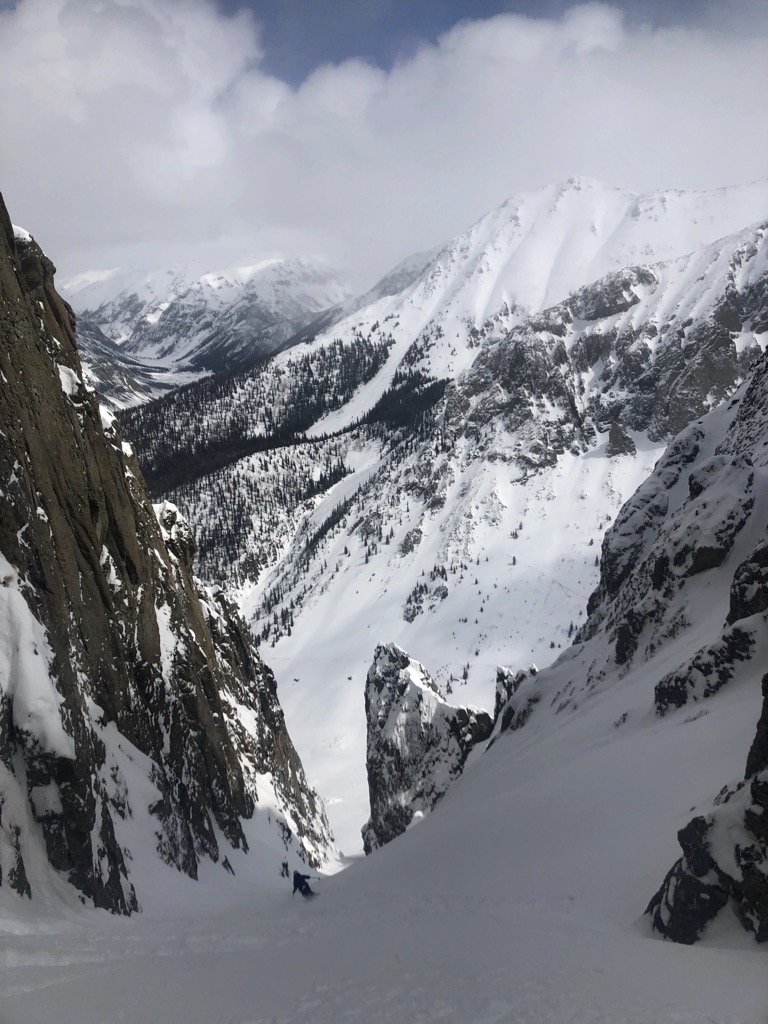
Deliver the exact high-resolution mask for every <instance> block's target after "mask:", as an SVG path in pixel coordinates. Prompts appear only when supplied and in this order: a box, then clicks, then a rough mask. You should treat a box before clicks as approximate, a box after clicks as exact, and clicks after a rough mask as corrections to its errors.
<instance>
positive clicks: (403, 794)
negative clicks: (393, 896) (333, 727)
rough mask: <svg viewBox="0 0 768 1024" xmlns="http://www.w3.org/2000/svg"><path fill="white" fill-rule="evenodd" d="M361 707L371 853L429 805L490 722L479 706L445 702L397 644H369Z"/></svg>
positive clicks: (366, 828) (366, 829)
mask: <svg viewBox="0 0 768 1024" xmlns="http://www.w3.org/2000/svg"><path fill="white" fill-rule="evenodd" d="M365 713H366V721H367V723H368V747H367V756H366V767H367V770H368V791H369V794H370V800H371V817H370V819H369V820H368V821H367V822H366V824H365V826H364V827H363V846H364V848H365V852H366V853H370V852H371V851H372V850H374V849H376V848H377V847H379V846H383V845H384V844H385V843H388V842H390V840H392V839H394V838H395V837H396V836H399V835H400V834H401V833H402V832H404V831H405V830H406V829H407V828H408V826H409V825H410V824H411V823H412V822H413V820H414V818H416V817H417V816H419V817H420V816H422V815H424V814H425V813H427V812H428V811H430V810H432V808H433V807H434V806H435V804H436V803H437V801H438V800H439V799H440V798H441V797H442V796H443V795H444V793H445V791H446V790H447V789H448V786H449V785H450V784H451V782H452V781H453V780H454V779H455V778H456V777H457V776H458V775H460V774H461V772H462V770H463V768H464V764H465V762H466V760H467V757H468V755H469V753H470V751H471V750H472V749H473V748H474V747H475V746H476V745H477V744H478V743H483V742H485V740H487V739H488V738H489V737H490V734H491V728H492V725H493V722H492V719H491V716H490V715H489V714H488V713H487V712H485V711H479V710H477V709H476V708H463V707H453V706H451V705H450V704H447V703H446V702H445V701H444V700H443V698H442V697H441V696H440V694H439V693H438V690H437V685H436V684H435V682H434V681H433V680H432V679H431V678H430V676H429V674H428V673H427V671H426V670H425V668H424V666H423V665H420V664H419V662H417V661H413V660H412V659H411V658H409V657H408V655H407V654H406V653H405V651H403V650H402V649H401V648H399V647H398V646H397V645H396V644H387V645H386V646H384V645H380V646H378V647H377V648H376V652H375V654H374V658H373V664H372V665H371V668H370V669H369V671H368V679H367V682H366V688H365Z"/></svg>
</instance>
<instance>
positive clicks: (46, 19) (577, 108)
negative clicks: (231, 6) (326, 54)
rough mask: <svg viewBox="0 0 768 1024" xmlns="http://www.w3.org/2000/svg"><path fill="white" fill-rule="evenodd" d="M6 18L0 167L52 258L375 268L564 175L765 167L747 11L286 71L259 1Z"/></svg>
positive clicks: (113, 7)
mask: <svg viewBox="0 0 768 1024" xmlns="http://www.w3.org/2000/svg"><path fill="white" fill-rule="evenodd" d="M756 28H757V23H756ZM763 29H764V23H763ZM0 38H2V40H3V60H2V63H0V94H2V95H3V97H4V103H3V105H2V108H0V137H2V139H3V145H2V150H1V152H2V155H1V156H0V184H1V185H2V188H3V190H4V192H5V196H6V200H7V202H8V204H9V207H10V212H11V214H12V216H13V218H14V220H16V221H17V222H20V223H22V224H24V225H25V226H26V227H27V228H29V229H30V230H31V231H33V233H35V235H36V236H37V237H38V238H39V240H40V241H41V242H42V243H43V244H44V245H45V247H46V249H47V250H48V251H49V253H50V254H51V255H52V257H53V259H54V260H55V261H56V262H57V263H58V264H59V266H60V268H61V270H62V271H65V272H66V273H73V272H76V271H79V270H83V269H85V268H86V267H97V266H103V265H111V264H114V263H115V262H116V261H120V260H126V259H134V260H136V259H145V260H150V261H152V262H154V261H156V260H157V261H161V260H165V259H169V258H174V257H176V258H178V256H179V255H183V254H185V253H187V254H188V253H189V252H202V251H206V250H210V252H211V260H212V261H219V260H221V259H230V258H239V257H241V256H245V255H246V254H248V253H251V252H257V251H258V252H264V251H265V250H281V251H285V252H289V251H306V252H315V253H317V252H325V253H327V255H328V256H329V257H330V258H332V259H334V260H337V261H344V262H346V263H347V264H348V265H350V266H351V267H353V268H355V269H356V270H357V271H358V272H359V276H360V278H361V280H360V283H361V284H366V283H370V279H371V277H372V276H375V274H376V273H378V272H383V271H384V270H386V269H388V267H389V265H391V264H392V263H393V262H395V261H396V260H397V259H399V258H400V257H401V256H403V255H406V254H407V253H408V252H410V251H413V250H418V249H423V248H427V247H429V246H432V245H434V244H435V243H437V242H439V241H442V240H444V239H446V238H448V237H450V236H451V235H452V234H454V233H456V232H457V231H460V230H462V229H464V228H465V227H467V226H468V225H469V224H470V223H471V222H472V221H473V220H474V219H476V218H477V217H478V216H480V215H481V214H482V213H483V212H485V210H487V209H489V208H490V207H492V206H494V205H496V204H497V203H499V202H501V201H503V200H504V199H505V198H506V197H507V196H508V195H510V194H512V193H513V192H515V191H518V190H520V189H524V188H533V187H536V186H538V185H541V184H546V183H549V182H552V181H556V180H559V179H562V178H566V177H568V176H570V175H572V174H586V175H591V176H593V177H596V178H600V179H602V180H604V181H607V182H609V183H612V184H617V185H622V186H626V187H629V188H634V189H637V190H646V189H651V188H657V187H678V188H685V187H690V188H710V187H716V186H719V185H724V184H731V183H736V182H741V181H748V180H752V179H755V178H757V177H762V176H764V175H765V174H766V171H767V170H768V133H766V132H765V130H764V128H765V123H764V114H765V107H764V104H765V96H766V95H768V71H767V70H766V62H765V60H764V56H765V45H766V38H765V35H764V34H763V35H761V34H760V32H759V31H755V33H754V34H753V35H752V36H750V35H748V34H745V33H744V32H742V33H741V35H740V36H739V37H736V36H725V35H723V34H721V33H719V32H718V31H717V30H716V29H714V28H709V29H706V28H698V29H694V28H691V29H682V28H677V29H656V30H651V29H649V28H642V27H633V28H628V27H627V25H626V24H625V23H624V21H623V19H622V16H621V14H620V13H619V12H618V11H616V10H615V9H612V8H610V7H607V6H603V5H600V4H587V5H583V6H580V7H575V8H573V9H572V10H570V11H569V12H568V13H567V14H566V15H565V16H564V17H562V18H561V19H558V20H546V19H530V18H524V17H520V16H513V15H500V16H497V17H495V18H492V19H488V20H485V21H474V22H471V21H470V22H466V23H462V24H460V25H458V26H456V27H455V28H454V29H452V30H451V31H450V32H448V33H447V34H446V35H444V36H443V37H442V38H441V39H439V40H438V41H437V43H435V44H433V45H425V46H424V47H422V48H421V49H420V50H418V51H417V52H416V53H415V54H414V55H413V56H411V57H410V58H409V59H408V60H406V61H404V62H401V63H399V64H398V65H396V66H395V67H394V68H393V69H392V70H391V71H389V72H383V71H381V70H379V69H376V68H373V67H370V66H369V65H366V64H365V63H363V62H360V61H349V62H346V63H344V64H342V65H339V66H328V67H323V68H320V69H318V70H317V71H316V72H315V73H314V74H313V75H311V76H310V77H309V78H308V79H307V81H305V82H304V83H303V84H302V85H301V86H300V87H299V88H297V89H294V88H291V87H289V86H287V85H286V84H284V83H282V82H280V81H278V80H276V79H275V78H272V77H269V76H268V75H266V74H265V73H264V72H263V71H262V70H261V69H260V67H259V60H260V56H261V52H260V45H261V44H260V39H259V32H258V26H257V24H256V23H255V22H254V21H253V20H252V19H251V18H249V17H248V16H247V15H244V14H241V15H239V16H237V17H235V18H226V17H224V16H223V15H221V14H220V13H218V12H217V11H216V9H215V8H214V7H213V5H212V4H211V3H207V2H204V0H21V2H20V3H19V5H18V6H17V8H16V9H15V10H13V11H9V12H5V13H2V14H0ZM757 215H758V214H756V216H757Z"/></svg>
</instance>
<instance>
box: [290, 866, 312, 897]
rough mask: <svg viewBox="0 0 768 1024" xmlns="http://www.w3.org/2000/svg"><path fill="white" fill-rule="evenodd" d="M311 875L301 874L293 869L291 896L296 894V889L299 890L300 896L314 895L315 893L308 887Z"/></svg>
mask: <svg viewBox="0 0 768 1024" xmlns="http://www.w3.org/2000/svg"><path fill="white" fill-rule="evenodd" d="M311 877H312V876H311V875H302V874H301V873H300V872H299V871H294V872H293V892H292V893H291V896H295V895H296V890H297V889H298V890H299V892H300V893H301V895H302V896H307V897H309V896H314V895H315V894H314V893H313V892H312V890H311V889H310V888H309V879H310V878H311Z"/></svg>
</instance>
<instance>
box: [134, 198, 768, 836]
mask: <svg viewBox="0 0 768 1024" xmlns="http://www.w3.org/2000/svg"><path fill="white" fill-rule="evenodd" d="M766 209H768V186H766V185H765V184H758V185H755V186H749V187H744V188H742V189H734V190H723V191H721V192H719V193H707V194H691V193H679V194H678V193H675V194H665V195H661V194H659V195H655V196H648V197H636V196H632V195H629V194H627V193H624V192H621V191H620V190H615V189H608V188H606V187H605V186H601V185H598V184H597V183H594V182H586V181H581V180H574V181H571V182H568V183H566V184H565V185H563V186H559V187H556V188H554V187H553V188H547V189H542V190H539V191H538V192H536V193H531V194H528V195H525V196H521V197H518V198H517V199H515V200H510V202H509V203H507V204H505V205H504V207H502V208H500V209H499V210H497V211H494V212H493V213H492V214H489V215H488V217H486V218H484V219H483V220H482V221H481V222H479V223H478V224H477V225H475V227H474V228H473V229H471V230H470V231H469V232H467V233H466V234H465V235H462V236H460V237H459V238H457V239H455V240H454V241H453V242H452V243H450V244H449V245H448V246H446V247H445V248H444V250H443V251H442V252H441V253H440V254H439V255H438V256H437V257H436V258H435V259H434V260H433V261H432V263H431V264H430V265H429V266H428V267H427V268H426V270H425V271H424V272H423V273H422V274H421V276H420V277H419V278H418V279H417V280H415V281H414V282H412V283H411V284H410V285H409V286H408V287H407V288H406V289H405V290H404V291H402V292H400V293H399V294H397V295H384V296H383V297H382V298H380V299H378V300H377V301H376V302H374V303H373V305H372V306H368V307H366V308H364V309H362V310H359V311H357V312H356V313H355V314H354V315H352V316H350V317H347V318H346V319H344V320H342V321H340V322H338V323H336V324H335V325H334V326H333V327H332V328H331V329H329V330H328V331H327V332H326V333H320V334H318V335H317V337H315V338H314V340H313V341H312V342H309V343H307V344H302V345H300V346H298V347H296V348H294V349H292V350H291V351H290V352H285V353H282V354H280V355H279V356H278V357H276V358H275V359H274V360H272V361H271V362H270V363H269V364H268V365H266V366H264V367H262V368H259V369H258V370H255V371H254V372H251V373H248V374H239V375H235V376H234V377H233V378H231V379H230V380H228V381H219V382H215V383H213V384H208V383H206V384H203V385H200V386H198V387H195V388H193V389H189V390H185V391H183V392H180V393H178V394H176V395H172V396H170V397H169V398H168V399H165V400H163V401H162V402H160V403H157V404H156V405H153V406H152V407H151V408H147V409H143V410H139V411H138V412H137V413H136V414H135V415H134V414H131V416H129V417H127V418H124V419H123V422H124V424H125V428H126V430H127V432H128V434H129V436H131V437H133V438H135V439H136V442H137V445H138V447H139V450H140V451H141V452H143V458H144V459H145V466H146V468H147V471H148V473H149V475H150V479H152V480H153V481H154V482H155V486H156V487H159V488H160V489H162V491H163V493H167V494H169V495H170V496H171V497H172V499H173V500H174V501H176V502H177V503H179V504H180V505H181V506H182V507H183V508H185V509H186V510H187V511H188V512H189V513H190V515H191V516H192V518H193V519H194V520H195V521H197V522H198V523H200V524H201V532H200V537H199V539H200V547H201V550H202V551H204V552H205V555H204V557H205V561H204V563H202V568H203V572H204V573H205V574H206V575H208V576H212V577H213V578H217V579H219V580H221V581H224V580H227V581H229V582H231V581H232V580H235V581H236V582H237V583H238V584H239V585H240V586H241V587H242V602H243V607H244V608H245V610H246V611H247V613H248V615H249V616H250V617H251V618H252V619H253V621H254V628H255V629H256V630H257V631H259V632H260V633H261V635H262V636H263V639H264V641H265V642H266V643H267V644H269V645H270V646H269V648H268V650H269V657H270V658H271V659H273V660H274V662H275V664H276V666H278V678H279V679H280V681H281V687H282V693H283V700H284V702H285V705H286V708H287V714H288V716H289V719H290V720H291V723H292V729H294V730H298V734H300V735H301V736H302V748H303V749H304V750H305V752H306V757H307V758H308V762H309V764H310V765H311V771H312V774H313V777H314V781H315V782H316V783H317V784H318V785H319V786H320V787H321V789H322V791H323V793H324V794H325V795H326V796H328V797H329V798H331V799H332V800H338V801H340V802H339V803H337V804H335V805H332V807H331V813H332V814H333V815H334V825H335V828H336V830H337V834H338V835H339V837H340V840H341V842H342V846H343V847H344V848H346V849H347V850H351V849H354V848H356V847H357V846H358V844H359V839H358V838H357V834H358V829H359V827H360V824H361V823H362V821H363V820H365V818H366V817H367V807H366V794H365V786H364V773H363V763H364V762H363V735H364V720H363V714H362V705H361V703H360V698H359V681H360V679H361V678H362V675H363V674H364V673H365V672H366V671H367V668H368V665H369V662H370V652H371V650H372V649H373V647H374V646H375V644H376V643H378V642H387V641H389V640H393V641H395V642H397V643H399V644H400V645H401V646H403V647H404V648H405V649H406V650H408V651H409V652H411V653H413V654H414V655H415V656H417V657H419V658H420V659H421V660H423V661H424V662H425V663H426V664H427V665H428V666H429V668H430V671H432V672H433V674H434V676H435V678H436V679H437V680H438V682H439V683H440V684H441V685H443V686H444V687H445V688H446V689H447V687H448V685H449V683H450V685H451V687H452V688H455V687H456V685H457V684H460V683H465V684H466V693H465V692H464V689H465V687H464V686H462V687H461V692H460V693H458V694H457V696H458V698H459V700H460V701H461V702H464V701H469V702H471V703H475V704H479V705H481V706H482V705H484V706H486V707H490V705H491V703H492V701H493V679H494V675H495V667H496V664H498V663H499V662H501V663H504V664H509V665H511V666H513V667H515V668H517V667H526V666H527V664H528V662H529V661H530V660H531V659H533V660H536V661H537V662H539V663H540V664H542V663H546V662H547V661H549V660H550V659H551V658H552V657H554V656H555V654H556V653H557V649H558V644H561V645H562V644H565V643H566V642H567V640H568V634H569V632H570V633H572V631H573V628H575V626H576V625H578V619H579V611H580V609H581V607H583V604H584V601H585V599H586V596H587V594H588V593H589V592H590V590H591V589H592V587H593V585H594V583H595V581H596V578H597V577H596V566H595V558H596V552H597V545H598V544H599V541H600V539H601V537H602V531H603V530H604V529H605V527H606V526H607V524H608V523H609V522H610V519H611V517H612V516H613V515H615V513H616V512H617V510H618V508H619V507H620V505H621V504H622V502H623V501H624V500H626V498H627V497H629V495H630V494H631V493H632V491H633V490H634V489H635V487H636V486H637V485H638V483H639V482H640V481H641V480H642V479H643V477H644V476H645V475H646V474H647V473H648V472H649V471H650V469H651V467H652V465H653V463H654V461H655V459H656V457H657V456H658V455H659V454H660V452H661V450H662V449H663V445H664V443H665V442H666V440H667V439H668V438H669V437H670V436H671V435H672V434H674V432H676V431H677V430H678V429H680V427H681V426H683V425H684V424H685V423H687V422H689V421H690V419H691V418H692V417H695V416H698V415H701V414H702V413H703V412H705V411H706V410H707V409H709V408H711V407H712V405H714V404H716V402H717V401H719V400H720V399H721V398H722V397H724V396H725V395H728V394H730V393H731V392H732V391H733V389H734V388H735V387H736V386H737V384H738V382H739V380H740V379H741V378H742V377H743V375H744V373H745V372H746V370H747V367H748V365H749V362H750V360H751V359H752V357H753V356H754V354H755V352H756V351H757V350H758V347H759V345H760V344H764V332H765V329H766V309H765V301H766V288H765V278H766V255H765V253H766V241H765V232H764V230H763V229H762V228H761V227H759V226H758V227H756V228H753V229H747V230H740V231H738V232H737V233H735V234H733V235H730V236H728V238H726V239H722V240H720V241H716V242H713V241H712V239H713V237H716V235H717V233H718V232H719V231H721V230H722V229H723V228H724V227H725V226H731V227H738V228H743V222H744V221H745V220H746V221H753V220H755V219H757V218H758V217H759V216H760V215H761V214H763V213H764V211H765V210H766ZM702 241H706V242H707V243H708V244H707V245H705V246H701V245H700V243H701V242H702ZM687 250H691V253H690V255H679V254H680V252H681V251H682V252H685V251H687ZM692 250H695V251H692ZM651 254H652V255H653V257H654V258H655V259H658V257H660V256H661V257H676V258H674V259H673V258H669V259H665V261H664V262H662V263H658V262H649V261H647V258H648V256H649V255H651ZM627 259H632V260H635V261H636V260H638V259H641V260H643V262H642V263H641V264H640V265H634V266H632V265H630V266H626V265H624V266H621V261H623V260H627ZM616 261H618V262H616ZM619 266H621V269H616V268H617V267H619ZM532 268H535V274H534V273H533V269H532ZM603 270H610V271H611V272H610V273H608V274H607V276H605V277H603V278H601V279H600V280H598V281H591V280H590V279H589V277H588V275H590V274H593V273H595V272H600V271H603ZM537 282H538V284H537ZM571 287H575V288H576V291H575V292H573V294H572V295H570V296H568V297H564V295H565V292H567V290H568V289H569V288H571ZM552 299H559V300H562V301H558V302H557V304H556V305H554V306H550V307H548V308H547V309H546V310H541V309H540V308H539V306H538V304H539V303H541V302H545V301H550V300H552ZM499 303H503V304H502V305H501V306H499ZM530 309H534V310H535V312H533V313H532V314H530V315H526V313H528V311H529V310H530ZM438 378H440V379H442V380H439V379H438ZM446 381H447V382H448V384H447V388H446ZM443 392H444V395H443ZM361 421H364V422H363V425H362V426H359V427H357V428H355V429H350V427H351V425H352V424H355V423H360V422H361ZM304 431H306V432H307V433H308V434H309V435H310V436H311V437H312V438H314V439H315V440H314V441H313V442H312V444H301V445H298V446H297V445H295V444H294V443H293V441H295V435H296V434H300V433H303V432H304ZM338 431H344V435H343V436H335V437H332V438H330V439H324V438H323V435H325V434H327V433H332V432H338ZM276 443H279V444H280V445H281V446H285V447H281V448H280V449H279V450H276V449H274V445H275V444H276ZM269 448H272V449H273V450H271V451H269V450H265V449H269ZM251 453H257V454H251ZM243 455H246V456H248V457H247V458H245V459H243V460H242V461H240V462H235V460H236V459H237V458H238V457H239V456H243ZM228 463H229V464H228ZM342 464H343V465H345V466H346V468H347V470H353V471H354V473H349V474H348V475H347V476H346V477H345V478H344V479H340V477H341V476H342V475H343V470H339V469H338V467H339V466H340V465H342ZM292 465H295V467H296V471H295V473H294V474H293V476H294V481H293V485H290V484H288V485H287V484H286V481H290V478H291V476H292V470H291V466H292ZM331 467H334V472H333V473H330V472H329V470H330V468H331ZM209 470H210V472H208V471H209ZM265 471H266V476H267V477H268V479H269V480H272V481H274V486H273V487H271V488H270V486H269V485H267V484H265V483H264V476H265ZM321 474H323V475H325V477H326V479H327V480H332V481H333V487H332V488H331V489H330V490H328V489H326V490H325V493H318V492H321V491H322V489H321V488H318V487H317V486H316V484H317V482H318V481H319V478H320V476H321ZM259 481H261V482H259ZM297 481H298V485H297ZM206 523H210V529H209V528H208V527H207V526H206ZM251 523H253V525H251ZM222 538H223V541H222ZM217 548H218V550H219V551H222V550H225V556H224V557H220V556H219V555H218V554H217ZM233 549H234V550H233ZM275 558H277V559H278V560H279V562H278V564H277V565H272V563H273V562H274V559H275ZM486 559H487V561H486ZM264 566H266V567H267V568H268V569H269V571H268V572H266V573H264V574H263V575H262V576H261V577H260V578H259V579H258V580H256V582H255V585H254V580H255V579H256V575H257V572H258V571H259V570H260V569H261V568H262V567H264ZM572 627H573V628H572ZM289 634H290V635H289ZM273 643H276V646H275V647H272V646H271V645H272V644H273ZM320 650H330V652H331V654H330V658H331V661H330V669H329V663H322V662H321V661H320V659H319V657H318V651H320ZM329 711H330V712H331V713H329ZM320 721H322V722H324V723H328V725H327V731H326V730H325V729H324V730H322V731H321V730H319V729H318V722H320Z"/></svg>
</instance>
